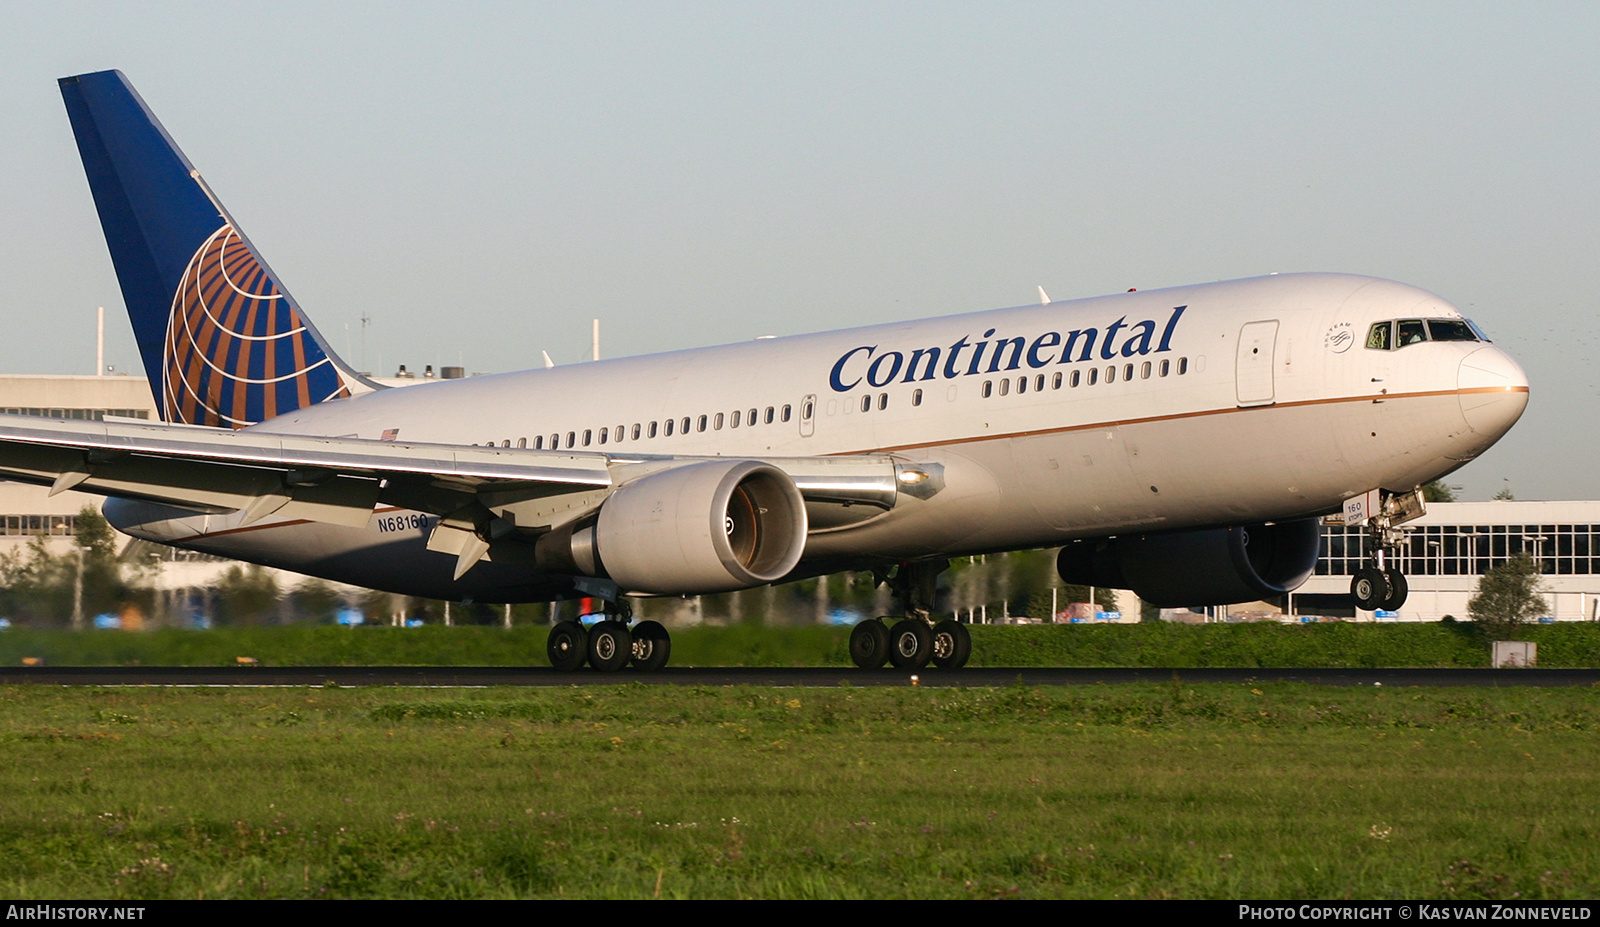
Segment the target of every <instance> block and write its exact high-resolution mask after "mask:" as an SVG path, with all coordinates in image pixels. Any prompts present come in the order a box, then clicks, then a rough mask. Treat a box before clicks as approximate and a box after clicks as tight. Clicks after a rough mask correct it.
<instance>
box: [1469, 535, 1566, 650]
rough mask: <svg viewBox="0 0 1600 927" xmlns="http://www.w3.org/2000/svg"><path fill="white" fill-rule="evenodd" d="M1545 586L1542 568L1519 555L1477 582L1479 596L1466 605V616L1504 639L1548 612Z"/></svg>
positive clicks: (1493, 569) (1485, 574)
mask: <svg viewBox="0 0 1600 927" xmlns="http://www.w3.org/2000/svg"><path fill="white" fill-rule="evenodd" d="M1543 586H1544V584H1543V583H1542V582H1541V581H1540V578H1539V565H1538V564H1537V563H1536V562H1534V559H1533V558H1532V557H1530V556H1528V555H1527V554H1526V553H1521V554H1518V555H1516V556H1515V557H1512V558H1511V559H1509V560H1507V561H1505V562H1504V563H1500V564H1497V565H1495V566H1493V567H1490V568H1489V571H1488V572H1487V573H1484V574H1483V576H1482V577H1480V578H1479V579H1478V594H1477V595H1475V596H1473V597H1472V599H1471V600H1470V601H1468V602H1467V613H1468V614H1469V615H1471V616H1472V620H1473V621H1475V622H1477V624H1478V627H1480V628H1482V629H1483V630H1484V632H1485V633H1487V634H1489V635H1490V636H1491V637H1493V638H1494V639H1495V640H1505V639H1507V638H1509V637H1510V636H1511V635H1512V633H1513V632H1515V631H1516V629H1517V627H1518V626H1520V625H1522V624H1524V623H1525V622H1528V621H1532V620H1533V619H1535V618H1538V617H1540V616H1542V615H1543V614H1544V613H1545V611H1546V608H1547V606H1546V605H1545V601H1544V596H1542V595H1541V594H1540V593H1541V592H1543Z"/></svg>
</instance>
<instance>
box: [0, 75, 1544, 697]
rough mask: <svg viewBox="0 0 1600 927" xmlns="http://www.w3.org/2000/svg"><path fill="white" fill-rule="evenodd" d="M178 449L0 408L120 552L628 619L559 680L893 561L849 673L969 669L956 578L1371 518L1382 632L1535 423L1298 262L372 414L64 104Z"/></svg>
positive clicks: (133, 103)
mask: <svg viewBox="0 0 1600 927" xmlns="http://www.w3.org/2000/svg"><path fill="white" fill-rule="evenodd" d="M60 84H61V91H62V94H63V95H64V97H65V99H66V106H67V113H68V115H69V116H70V118H71V121H72V127H73V131H74V133H75V134H76V137H77V142H78V149H79V152H80V154H81V155H82V159H83V164H84V170H85V172H86V173H87V174H88V179H89V187H90V190H91V191H92V193H93V196H94V202H95V206H96V208H97V209H98V210H99V214H100V221H101V224H102V226H103V227H104V230H105V236H106V242H107V245H108V246H109V248H110V251H111V259H112V262H113V263H114V264H115V266H116V271H117V276H118V279H119V282H120V284H121V288H122V294H123V299H124V301H125V302H126V304H127V308H128V314H129V316H130V318H131V320H132V323H133V329H134V332H135V335H136V338H137V341H138V344H139V349H140V351H141V353H142V357H143V360H144V365H145V372H146V374H147V375H148V376H149V378H150V384H151V386H152V388H153V389H154V392H155V396H156V397H157V405H158V407H159V409H160V412H161V417H162V419H163V420H164V422H165V423H166V424H138V423H134V422H131V421H107V422H104V423H98V422H96V423H89V422H81V421H53V420H42V419H38V418H23V417H17V416H0V476H3V477H5V478H8V479H14V480H22V481H28V482H34V483H39V484H43V485H49V486H51V487H52V489H53V491H61V490H65V489H68V488H73V489H78V490H85V491H89V492H94V493H100V494H103V495H105V496H108V497H109V498H108V500H107V502H106V504H105V514H106V517H107V518H108V519H110V521H111V522H112V523H113V524H114V525H116V526H117V527H118V528H120V529H121V530H123V531H125V532H127V533H129V534H132V535H135V536H137V537H141V538H148V539H150V540H154V541H159V542H162V543H165V544H171V545H174V546H178V547H184V548H189V549H193V550H199V551H206V552H209V553H215V554H221V555H224V556H228V557H235V558H238V559H240V560H246V561H251V562H254V563H260V564H265V565H268V566H274V567H282V568H285V569H289V570H294V571H297V572H300V573H306V574H310V575H313V576H321V577H325V578H328V579H333V580H339V581H343V582H348V583H354V584H357V585H361V586H368V587H372V588H376V589H384V590H388V591H391V592H396V593H402V594H409V595H417V596H426V597H429V598H436V599H447V600H455V601H462V600H472V601H476V602H532V601H552V600H557V599H566V598H574V597H580V596H586V597H598V598H600V599H603V600H605V601H606V602H607V603H608V608H607V615H608V617H607V619H606V620H604V621H602V622H600V623H599V624H596V625H594V626H593V627H592V628H589V629H585V628H584V627H582V626H581V625H580V624H578V623H577V622H575V621H565V622H562V623H560V624H558V625H556V626H555V627H554V628H553V629H552V631H551V634H550V644H549V656H550V660H551V662H552V664H554V665H555V666H556V667H558V668H561V669H576V668H578V667H580V666H582V665H584V664H585V663H587V664H588V665H590V666H592V667H594V668H595V669H597V670H604V671H611V670H617V669H620V668H622V667H624V666H627V665H629V664H630V663H631V664H632V665H634V666H635V667H637V668H638V669H641V670H650V669H657V668H659V667H661V666H663V665H665V664H666V662H667V659H668V655H669V652H670V639H669V637H668V635H667V633H666V631H665V629H663V628H662V627H661V625H659V624H658V623H656V622H651V621H644V622H639V623H637V624H634V625H632V626H631V627H630V618H631V609H630V608H629V604H628V603H629V599H630V597H634V596H666V595H700V594H706V593H716V592H726V591H730V590H736V589H745V588H750V587H754V586H760V585H763V584H767V583H779V582H785V581H789V580H794V579H798V578H802V577H807V576H815V575H819V574H823V573H828V572H834V571H838V570H869V569H870V570H873V571H875V573H876V575H877V576H878V577H879V578H880V580H882V581H885V582H887V583H889V585H890V587H891V588H892V590H893V591H894V593H895V598H896V602H897V603H898V610H899V612H900V617H899V618H898V619H897V620H896V621H894V622H893V623H892V626H891V625H890V624H887V623H885V622H884V621H882V620H880V619H871V620H868V621H863V622H862V623H861V624H859V625H858V626H857V627H856V628H855V630H854V631H853V632H852V635H851V642H850V646H851V654H852V656H853V658H854V659H855V662H856V663H857V664H859V665H860V666H863V667H878V666H882V665H883V664H884V663H885V662H888V661H892V662H893V663H894V665H895V666H898V667H903V668H916V667H922V666H924V665H926V664H927V663H929V662H930V661H931V662H933V663H934V664H936V665H938V666H944V667H959V666H961V665H962V664H964V663H965V662H966V660H967V658H968V655H969V653H970V650H971V645H970V643H969V638H968V635H967V632H966V629H965V628H964V627H963V626H962V625H961V624H959V623H957V622H955V621H953V620H950V619H948V618H946V619H944V620H937V621H936V620H935V617H936V616H934V615H933V614H932V611H933V607H934V588H935V583H936V580H937V577H938V575H939V573H940V572H941V571H942V570H943V569H944V568H945V567H946V565H947V562H948V560H949V558H951V557H957V556H967V555H971V554H978V553H988V552H997V551H1008V550H1022V549H1032V548H1041V547H1060V548H1061V553H1060V557H1059V561H1058V565H1059V570H1060V573H1061V576H1062V578H1063V579H1064V580H1066V581H1068V582H1073V583H1084V584H1093V585H1097V586H1110V587H1118V588H1127V589H1132V590H1133V591H1134V592H1136V593H1137V594H1138V595H1139V596H1140V597H1141V598H1142V599H1144V600H1145V601H1147V602H1150V603H1153V604H1157V605H1209V604H1223V603H1231V602H1241V601H1251V600H1256V599H1261V598H1267V597H1274V596H1279V595H1282V594H1284V593H1285V592H1287V591H1289V590H1292V589H1294V588H1295V587H1296V586H1298V585H1299V584H1300V583H1301V582H1303V581H1304V580H1305V578H1306V577H1307V576H1308V575H1309V574H1310V572H1311V570H1312V566H1313V564H1314V563H1315V560H1316V557H1317V546H1318V535H1319V531H1318V517H1319V516H1322V515H1325V514H1329V513H1334V512H1339V511H1341V510H1342V509H1344V510H1348V511H1349V512H1350V513H1351V514H1352V515H1353V516H1354V517H1355V518H1356V520H1364V521H1363V523H1364V524H1365V525H1366V530H1367V538H1368V544H1367V550H1368V552H1369V565H1368V566H1367V567H1366V568H1364V569H1362V570H1361V571H1360V572H1359V573H1358V574H1357V575H1356V576H1355V578H1354V580H1353V582H1352V594H1353V595H1354V596H1355V598H1356V600H1357V603H1358V604H1359V605H1360V606H1361V607H1362V608H1380V607H1385V608H1395V607H1398V605H1399V603H1400V602H1401V601H1403V599H1404V598H1405V578H1404V576H1402V575H1401V574H1400V572H1399V571H1398V570H1397V569H1395V568H1394V567H1393V566H1392V564H1391V563H1390V562H1389V560H1388V558H1387V556H1386V553H1387V552H1388V551H1391V550H1392V549H1393V546H1394V545H1395V543H1396V542H1397V540H1398V537H1399V531H1400V529H1399V528H1398V526H1399V525H1400V524H1401V523H1403V522H1404V521H1406V520H1408V519H1409V518H1411V517H1414V516H1415V515H1416V514H1417V513H1418V512H1419V511H1420V504H1421V499H1420V494H1419V492H1418V487H1420V486H1422V485H1423V484H1424V483H1427V482H1428V481H1430V480H1433V479H1436V478H1438V477H1440V476H1442V475H1444V474H1447V473H1449V472H1450V471H1452V470H1454V469H1456V468H1457V467H1460V466H1461V465H1462V464H1463V463H1465V462H1466V461H1469V460H1471V459H1473V458H1474V457H1476V456H1478V455H1479V454H1481V453H1483V451H1484V450H1485V449H1487V448H1488V447H1489V446H1490V445H1492V444H1493V443H1494V442H1495V441H1496V440H1498V439H1499V438H1500V436H1501V435H1503V434H1505V433H1506V431H1507V430H1508V429H1510V428H1511V426H1512V424H1513V423H1515V422H1516V420H1517V418H1518V417H1519V416H1520V415H1521V414H1522V411H1523V408H1524V406H1525V405H1526V403H1527V398H1528V383H1527V379H1526V377H1525V376H1524V374H1523V372H1522V370H1521V368H1519V367H1518V366H1517V364H1516V362H1515V361H1513V360H1512V359H1511V358H1510V357H1508V356H1507V355H1506V354H1505V353H1504V352H1503V351H1501V350H1500V349H1499V348H1497V347H1495V346H1494V345H1492V344H1490V343H1489V341H1488V339H1487V338H1485V337H1484V335H1483V334H1482V333H1481V332H1480V331H1479V330H1478V329H1477V327H1476V326H1474V325H1473V324H1472V322H1471V321H1470V320H1468V319H1466V318H1465V317H1463V316H1462V314H1461V313H1460V312H1459V311H1457V310H1456V309H1455V307H1453V306H1451V305H1450V304H1449V303H1447V302H1445V301H1444V300H1442V299H1440V298H1439V297H1437V296H1435V295H1433V294H1431V293H1428V292H1425V291H1423V290H1419V289H1416V288H1414V287H1410V286H1406V285H1403V284H1400V283H1393V282H1390V281H1387V280H1378V279H1373V278H1369V277H1359V276H1348V275H1342V274H1291V275H1281V276H1269V277H1259V278H1255V279H1250V280H1235V281H1229V282H1224V283H1211V284H1202V285H1198V286H1191V287H1180V288H1176V289H1167V290H1156V291H1150V292H1140V293H1134V292H1129V293H1122V294H1116V295H1112V296H1105V297H1100V298H1096V299H1082V300H1073V301H1070V302H1050V303H1044V304H1041V305H1030V306H1024V307H1019V308H1014V309H996V310H992V311H988V312H974V313H967V314H963V315H954V316H946V317H942V318H934V319H927V320H923V321H917V322H899V323H892V324H885V325H876V326H871V327H867V328H859V329H851V330H847V331H835V332H825V333H822V334H815V335H801V336H794V337H785V338H773V339H762V340H757V341H753V342H748V343H743V344H732V345H724V346H721V347H711V348H698V349H694V350H686V351H674V352H669V353H664V354H653V355H648V356H644V357H633V358H625V359H618V360H608V361H602V362H598V363H589V364H580V365H573V366H569V367H556V368H552V369H542V368H541V369H535V370H528V371H524V372H521V373H508V374H501V375H496V376H484V377H475V378H471V379H463V380H448V381H439V382H434V383H429V384H427V385H423V386H415V387H409V388H405V389H385V388H382V387H381V386H380V385H378V384H375V383H373V382H371V381H369V380H368V379H366V378H365V377H363V376H361V375H360V374H358V373H356V372H355V371H354V370H352V369H351V368H350V366H349V365H347V364H346V363H345V362H344V361H342V360H340V359H339V357H338V356H336V355H335V354H334V352H333V351H332V349H331V348H330V346H329V344H328V342H327V340H326V339H325V338H323V337H322V336H321V335H319V334H318V332H317V330H316V328H315V327H314V326H313V325H312V324H311V321H310V319H308V318H307V317H306V315H305V313H304V312H303V311H302V309H301V307H300V305H299V304H298V303H297V302H296V301H295V300H294V298H293V297H291V296H290V295H289V294H288V293H287V292H286V291H285V290H284V289H283V287H282V284H281V282H280V281H279V279H278V277H277V275H276V274H274V273H273V272H272V271H271V270H270V269H269V268H268V266H267V264H266V262H265V260H263V258H262V256H261V255H260V254H259V253H258V252H257V251H256V249H255V248H254V247H253V246H252V245H251V244H250V241H249V239H248V238H246V237H245V236H244V234H243V232H242V231H241V230H240V228H239V225H238V223H236V222H235V221H234V219H233V217H232V216H231V215H229V213H228V211H227V210H226V209H224V208H223V206H222V205H221V203H220V202H218V200H217V198H216V197H215V196H214V195H213V194H212V192H211V190H210V188H209V187H207V186H206V184H205V181H204V180H202V179H201V177H200V174H199V173H198V172H197V171H195V170H194V168H193V167H192V166H191V165H190V163H189V161H188V160H187V159H186V158H185V157H184V155H183V153H182V152H181V151H179V150H178V147H177V146H176V145H175V144H174V143H173V142H172V140H171V138H169V137H168V135H167V134H166V131H165V130H164V129H163V128H162V127H161V124H160V123H159V122H157V121H156V118H155V116H154V115H152V114H151V112H150V110H149V108H148V107H146V106H145V104H144V102H143V100H141V99H140V98H139V96H138V95H137V94H136V93H135V92H134V90H133V88H132V87H131V86H130V85H129V83H128V82H127V80H126V79H125V78H124V77H123V76H122V74H121V73H119V72H116V71H104V72H100V73H95V74H84V75H80V76H77V77H68V78H64V79H62V80H61V82H60Z"/></svg>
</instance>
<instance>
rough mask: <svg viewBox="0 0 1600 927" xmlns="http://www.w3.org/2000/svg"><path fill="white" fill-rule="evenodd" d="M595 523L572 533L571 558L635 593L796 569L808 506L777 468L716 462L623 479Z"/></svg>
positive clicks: (739, 583)
mask: <svg viewBox="0 0 1600 927" xmlns="http://www.w3.org/2000/svg"><path fill="white" fill-rule="evenodd" d="M590 530H591V531H592V534H590V533H589V532H577V533H575V534H574V536H573V538H572V545H573V546H572V548H571V549H572V551H573V554H574V559H575V560H576V561H577V562H578V564H579V565H580V566H582V567H587V569H584V572H589V573H598V574H603V575H606V576H609V577H610V578H611V579H612V580H613V581H614V582H616V584H617V585H618V586H620V587H621V588H622V589H624V590H626V591H628V592H645V593H652V594H656V595H698V594H702V593H712V592H730V591H732V590H735V589H748V588H749V587H751V586H759V585H762V584H763V583H770V582H774V581H776V580H779V579H782V578H783V577H784V576H786V575H788V573H789V572H790V571H791V570H793V569H794V567H795V564H797V563H799V562H800V555H801V554H802V553H804V552H805V544H806V508H805V501H804V500H803V499H802V498H801V497H800V490H798V489H796V488H795V485H794V480H792V479H790V478H789V475H788V474H786V473H784V472H783V471H782V470H780V469H778V468H777V467H774V466H772V465H770V464H764V463H761V462H759V461H754V460H727V461H723V460H714V461H706V462H704V463H696V464H688V465H686V466H682V467H674V468H672V469H670V470H665V471H662V472H660V473H652V474H651V475H649V476H645V477H640V478H639V479H637V480H634V481H633V482H631V483H626V484H624V485H623V486H621V487H620V488H618V489H617V491H616V492H614V493H612V494H611V496H610V497H609V498H607V499H606V501H605V503H604V504H603V505H601V506H600V514H599V518H598V520H597V521H596V522H595V523H594V526H593V528H592V529H590ZM584 535H588V536H587V538H585V537H583V536H584ZM586 543H587V544H592V547H591V548H589V549H585V546H586ZM585 560H588V561H589V562H588V563H585V562H584V561H585Z"/></svg>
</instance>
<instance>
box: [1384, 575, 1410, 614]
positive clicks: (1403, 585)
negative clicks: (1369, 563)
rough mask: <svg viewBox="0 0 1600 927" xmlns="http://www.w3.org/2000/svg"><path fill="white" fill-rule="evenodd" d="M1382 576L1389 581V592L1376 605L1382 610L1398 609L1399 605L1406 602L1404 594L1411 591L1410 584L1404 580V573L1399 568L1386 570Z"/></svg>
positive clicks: (1391, 610)
mask: <svg viewBox="0 0 1600 927" xmlns="http://www.w3.org/2000/svg"><path fill="white" fill-rule="evenodd" d="M1383 576H1384V579H1386V580H1387V581H1388V583H1389V594H1388V595H1387V596H1385V597H1384V600H1383V602H1382V604H1380V605H1379V606H1378V607H1379V608H1381V609H1383V610H1384V611H1390V612H1396V611H1399V610H1400V606H1402V605H1404V604H1406V596H1407V595H1409V594H1410V593H1411V586H1410V584H1409V583H1407V582H1406V574H1404V573H1402V572H1400V571H1399V570H1386V571H1384V574H1383Z"/></svg>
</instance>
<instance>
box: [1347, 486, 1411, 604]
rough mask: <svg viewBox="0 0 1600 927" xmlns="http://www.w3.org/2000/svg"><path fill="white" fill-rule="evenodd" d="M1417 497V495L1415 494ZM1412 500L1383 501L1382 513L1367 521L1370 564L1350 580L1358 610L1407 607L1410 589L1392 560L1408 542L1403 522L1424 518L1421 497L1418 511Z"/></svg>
mask: <svg viewBox="0 0 1600 927" xmlns="http://www.w3.org/2000/svg"><path fill="white" fill-rule="evenodd" d="M1412 495H1416V494H1412ZM1410 499H1411V496H1389V497H1386V498H1385V499H1384V500H1383V504H1382V505H1381V506H1380V510H1379V513H1378V514H1376V515H1372V516H1371V517H1369V518H1368V519H1367V524H1366V528H1367V544H1366V546H1367V549H1368V550H1369V551H1371V556H1370V558H1369V559H1368V561H1367V563H1366V564H1365V565H1363V566H1362V567H1361V569H1359V570H1356V572H1355V575H1353V576H1351V577H1350V597H1351V598H1352V599H1355V602H1356V607H1357V608H1359V609H1362V610H1364V611H1369V612H1370V611H1380V610H1382V611H1391V612H1392V611H1397V610H1398V609H1399V608H1400V606H1402V605H1404V604H1405V603H1406V596H1407V594H1408V593H1409V592H1410V585H1409V584H1408V583H1407V582H1406V575H1405V574H1404V573H1402V572H1400V568H1399V567H1398V566H1392V565H1391V558H1393V556H1394V555H1395V552H1396V551H1397V550H1399V548H1400V542H1401V541H1402V540H1404V539H1405V532H1404V531H1402V530H1401V529H1400V528H1398V527H1396V525H1398V524H1399V522H1400V521H1409V520H1410V519H1411V518H1414V517H1416V514H1420V510H1421V503H1420V497H1418V502H1417V503H1416V505H1417V508H1416V509H1415V511H1413V510H1411V508H1410V506H1409V504H1408V503H1409V502H1410Z"/></svg>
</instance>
